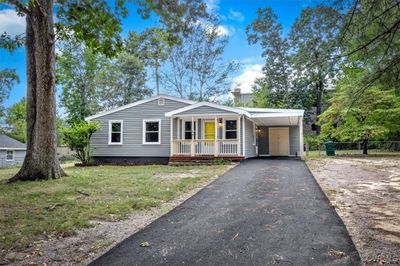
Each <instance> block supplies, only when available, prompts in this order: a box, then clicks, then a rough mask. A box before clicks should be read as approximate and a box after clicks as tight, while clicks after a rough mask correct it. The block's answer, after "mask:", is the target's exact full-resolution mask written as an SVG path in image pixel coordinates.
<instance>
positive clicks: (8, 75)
mask: <svg viewBox="0 0 400 266" xmlns="http://www.w3.org/2000/svg"><path fill="white" fill-rule="evenodd" d="M15 83H19V78H18V75H17V72H15V70H14V69H7V68H6V69H4V70H0V117H3V116H4V106H3V102H4V100H5V99H7V98H8V96H9V94H10V90H11V88H12V87H13V86H14V84H15Z"/></svg>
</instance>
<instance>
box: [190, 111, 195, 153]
mask: <svg viewBox="0 0 400 266" xmlns="http://www.w3.org/2000/svg"><path fill="white" fill-rule="evenodd" d="M193 128H194V117H193V116H192V123H191V126H190V132H191V133H192V134H191V136H192V142H191V144H190V155H191V156H192V157H193V156H194V130H193Z"/></svg>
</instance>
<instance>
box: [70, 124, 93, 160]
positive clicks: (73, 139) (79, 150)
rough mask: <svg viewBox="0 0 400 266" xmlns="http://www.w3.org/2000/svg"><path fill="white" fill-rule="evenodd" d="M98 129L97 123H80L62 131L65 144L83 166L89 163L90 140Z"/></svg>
mask: <svg viewBox="0 0 400 266" xmlns="http://www.w3.org/2000/svg"><path fill="white" fill-rule="evenodd" d="M99 128H100V124H99V123H98V122H86V121H81V122H78V123H75V124H74V125H72V127H69V128H64V129H63V130H62V134H63V140H64V142H65V144H66V145H67V146H68V147H69V148H70V149H71V150H72V151H74V152H75V157H76V158H77V159H79V160H81V162H82V163H83V164H87V163H89V162H90V159H91V149H90V138H91V137H92V135H93V133H94V132H96V131H97V130H98V129H99Z"/></svg>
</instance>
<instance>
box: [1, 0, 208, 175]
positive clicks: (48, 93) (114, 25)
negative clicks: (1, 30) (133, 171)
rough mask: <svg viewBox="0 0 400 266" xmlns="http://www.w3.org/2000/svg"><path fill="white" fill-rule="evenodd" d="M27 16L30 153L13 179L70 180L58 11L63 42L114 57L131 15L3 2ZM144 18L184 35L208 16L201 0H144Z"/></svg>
mask: <svg viewBox="0 0 400 266" xmlns="http://www.w3.org/2000/svg"><path fill="white" fill-rule="evenodd" d="M2 2H7V3H8V4H10V5H12V6H14V7H15V9H16V10H17V11H18V12H19V13H20V14H23V15H25V17H26V34H25V47H26V54H27V56H26V61H27V62H26V63H27V132H28V135H27V152H26V156H25V160H24V163H23V165H22V167H21V169H20V171H19V172H18V173H17V174H16V175H15V176H14V177H13V178H11V179H10V181H17V180H37V179H52V178H58V177H60V176H63V175H65V173H64V171H63V170H62V168H61V167H60V164H59V161H58V158H57V152H56V148H57V147H56V143H57V142H56V101H55V42H56V31H55V23H54V11H55V10H57V35H58V36H57V39H69V38H71V36H73V37H74V38H76V40H77V41H78V42H83V43H85V44H86V45H87V46H88V47H90V48H91V49H93V51H96V52H102V53H104V54H107V55H112V54H114V53H115V51H117V50H118V49H119V48H120V47H121V40H120V32H121V17H123V16H126V15H127V13H128V12H127V9H126V8H125V7H124V5H125V1H124V0H119V1H115V6H114V7H110V5H109V2H107V1H104V0H91V1H74V0H59V1H57V8H55V6H54V1H53V0H35V1H34V0H29V1H19V0H2ZM137 3H138V6H139V13H140V14H141V15H142V17H144V18H146V17H149V16H150V13H151V11H154V13H156V14H157V15H159V16H160V18H161V19H162V21H163V22H164V23H165V25H166V26H167V28H168V29H171V30H174V31H175V30H176V31H179V30H182V29H184V28H185V26H186V25H188V23H190V22H193V20H195V19H196V18H197V17H198V16H203V15H204V14H205V12H204V10H205V5H204V4H202V3H201V2H200V1H193V0H190V1H189V0H188V1H178V0H172V1H162V0H138V1H137Z"/></svg>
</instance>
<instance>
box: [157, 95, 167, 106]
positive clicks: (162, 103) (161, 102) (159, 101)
mask: <svg viewBox="0 0 400 266" xmlns="http://www.w3.org/2000/svg"><path fill="white" fill-rule="evenodd" d="M164 104H165V99H164V97H160V98H158V105H164Z"/></svg>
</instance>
